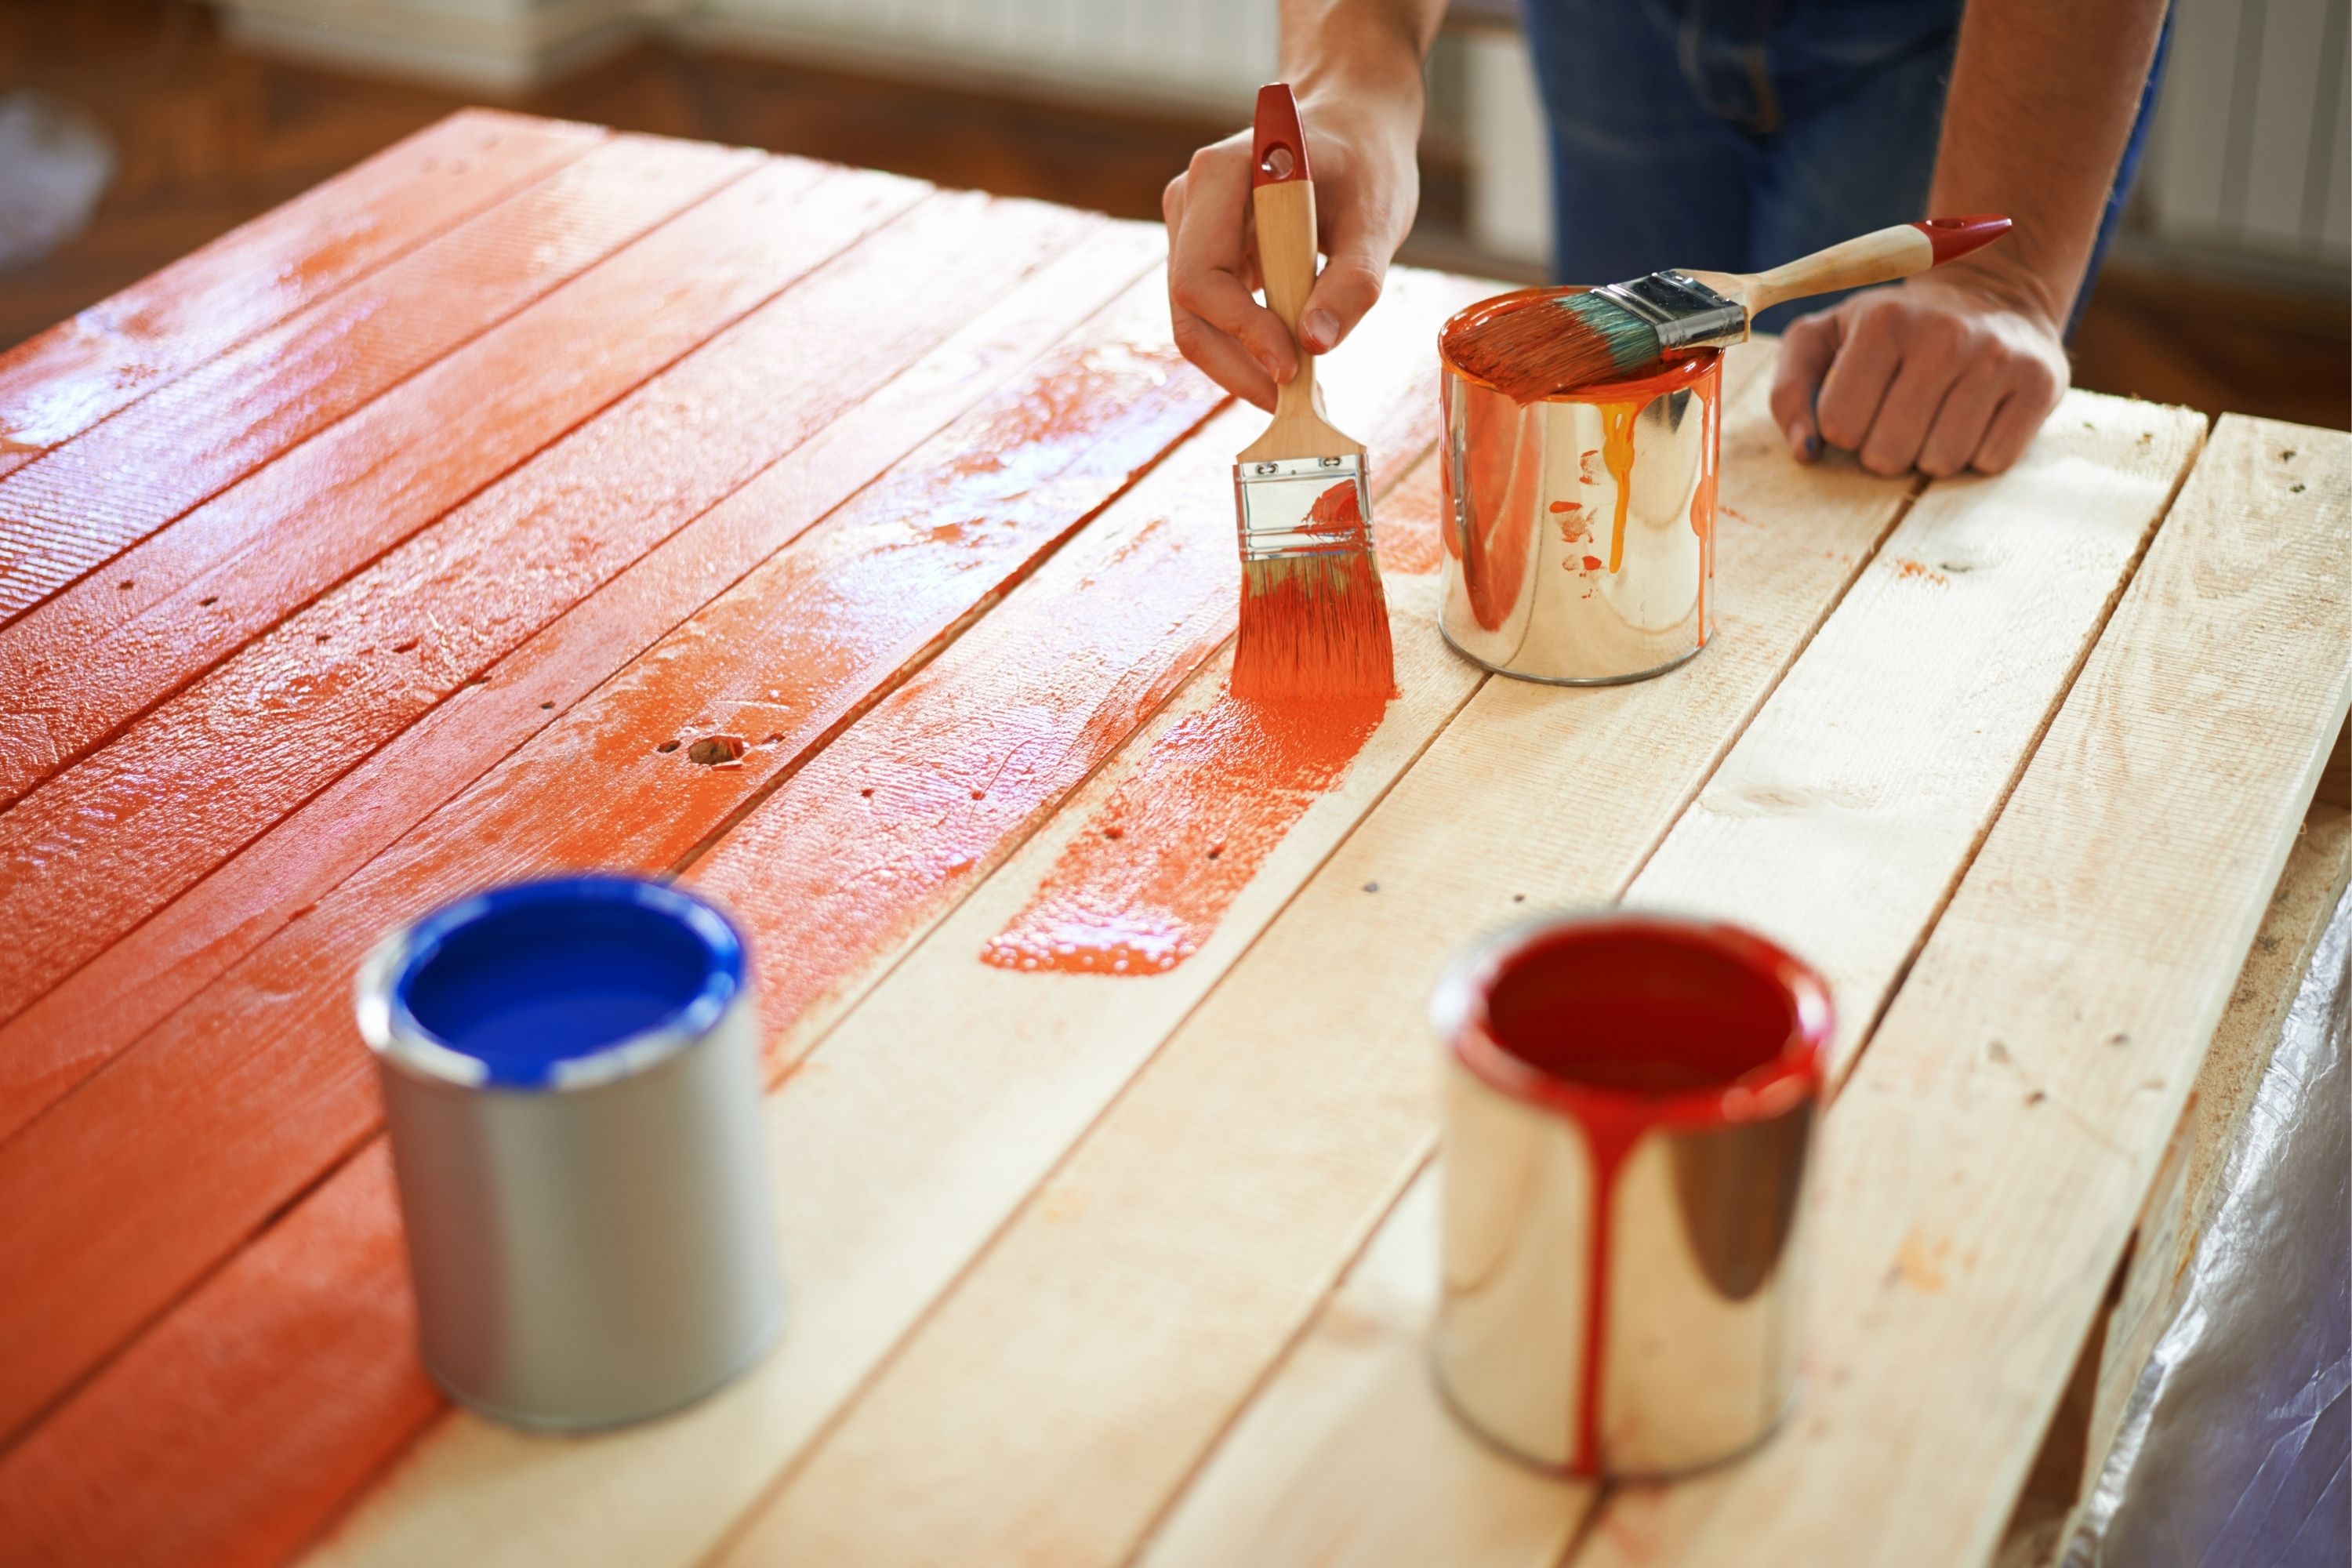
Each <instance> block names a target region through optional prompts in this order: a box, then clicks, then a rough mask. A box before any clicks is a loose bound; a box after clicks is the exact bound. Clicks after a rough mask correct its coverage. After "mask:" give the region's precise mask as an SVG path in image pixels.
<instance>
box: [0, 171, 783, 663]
mask: <svg viewBox="0 0 2352 1568" xmlns="http://www.w3.org/2000/svg"><path fill="white" fill-rule="evenodd" d="M752 167H753V163H752V161H751V159H750V158H748V157H747V156H746V155H745V154H743V153H740V152H738V151H733V150H730V149H727V148H721V147H713V146H709V145H707V144H705V143H701V142H668V141H660V140H656V139H655V138H652V137H646V136H624V137H617V138H615V139H614V140H613V141H610V142H605V143H604V144H603V145H601V146H599V147H596V148H594V149H593V150H592V151H590V152H589V153H588V154H587V155H586V156H585V157H583V158H580V159H577V160H575V161H574V162H572V163H570V164H567V165H566V166H565V167H563V168H562V169H560V170H558V171H557V172H556V173H555V174H553V175H551V176H550V177H549V178H547V179H545V180H542V181H541V182H540V183H539V184H536V185H533V186H531V187H530V188H529V189H527V190H524V191H521V192H519V193H518V194H516V195H514V196H513V197H512V198H510V199H509V200H507V201H505V202H501V203H500V204H499V205H497V206H494V207H491V208H490V209H489V210H488V211H487V212H483V213H479V214H478V215H476V216H474V217H472V218H470V219H468V220H467V221H466V222H464V223H461V224H459V225H458V226H457V227H455V228H453V229H450V230H449V231H447V232H446V233H445V234H442V235H440V236H438V237H435V238H434V239H431V240H429V241H427V242H426V243H425V244H424V245H422V246H419V247H417V248H416V249H415V250H412V251H410V252H409V253H408V254H407V255H405V256H404V257H401V258H399V259H398V260H395V261H393V262H391V263H390V264H388V265H386V266H384V267H383V268H379V269H378V270H376V271H375V272H373V273H372V274H371V275H369V276H368V277H366V278H363V279H361V280H360V281H358V282H357V283H354V284H352V286H351V287H349V288H347V289H342V290H341V291H340V292H338V293H336V294H334V295H333V296H331V298H329V299H326V300H321V301H320V302H319V303H317V304H315V305H312V306H310V308H309V309H307V310H299V311H297V312H296V313H295V314H293V315H291V316H289V317H288V318H287V319H286V320H285V321H280V322H278V324H277V325H276V326H273V327H270V328H268V329H266V330H265V331H260V332H257V333H256V334H255V335H254V336H253V337H251V338H248V339H247V340H246V342H243V343H240V344H238V345H237V346H236V348H234V349H232V350H230V351H228V352H227V353H224V354H222V355H221V356H220V357H219V358H218V359H215V360H213V361H211V362H209V363H205V364H203V365H200V366H198V367H197V368H196V369H194V370H193V371H191V372H190V373H189V374H186V375H184V376H182V377H181V378H180V379H179V380H177V381H175V382H173V383H172V384H170V385H168V386H164V387H161V388H158V389H157V390H156V391H154V392H153V393H151V394H150V395H148V396H146V397H145V398H143V399H142V400H141V401H140V402H138V403H136V404H134V405H131V407H129V408H126V409H124V410H123V411H122V412H121V413H120V414H117V415H116V416H114V417H113V418H111V419H109V420H106V421H105V422H104V423H102V424H100V425H99V426H96V427H95V428H93V429H91V430H89V431H86V432H84V433H83V434H82V435H80V436H79V437H75V438H74V439H72V440H70V441H68V442H66V443H65V444H64V445H63V446H60V447H53V448H52V449H51V450H50V451H48V452H47V454H46V455H45V456H43V457H41V458H37V460H35V461H33V462H31V463H29V464H27V465H26V466H25V467H23V468H19V469H18V470H17V471H16V472H15V473H12V474H9V475H7V476H6V477H5V478H0V625H5V623H6V622H8V621H10V620H13V619H15V618H16V616H18V615H20V614H22V613H23V612H24V611H25V610H26V609H28V608H30V607H31V606H32V605H36V604H37V603H39V602H40V601H41V600H43V599H45V598H47V597H48V596H49V595H51V594H54V593H56V592H57V591H58V589H60V588H62V587H64V586H66V585H67V584H69V583H72V582H74V581H76V580H77V579H79V578H80V577H81V576H83V575H84V574H87V573H89V572H90V571H92V570H94V569H95V568H97V567H99V566H100V565H102V564H103V563H106V562H107V561H109V560H110V559H112V558H113V557H114V556H115V555H117V554H119V553H120V552H121V551H122V550H124V549H125V548H127V547H128V546H130V545H131V544H135V543H137V542H139V541H140V540H142V539H144V538H146V537H147V536H148V535H149V534H152V533H153V532H154V531H156V530H157V529H159V528H161V527H163V525H164V524H165V523H167V522H169V521H172V520H173V518H175V517H178V516H179V515H180V514H181V513H182V512H184V511H186V510H188V509H189V508H190V507H192V506H194V505H195V504H196V503H197V502H199V501H201V500H204V499H205V497H207V496H210V495H213V494H215V493H217V492H218V491H220V490H222V489H226V488H227V487H228V486H229V485H230V484H232V483H233V482H235V481H236V479H239V478H241V477H243V476H244V475H245V474H247V473H249V472H251V471H252V470H253V469H255V468H259V467H260V466H261V465H262V464H264V463H266V462H268V460H269V459H270V458H274V457H276V456H277V455H278V453H280V452H283V451H285V450H287V449H288V448H289V447H294V446H297V445H299V443H300V442H302V441H303V440H304V439H305V438H307V437H310V436H311V435H314V434H315V433H317V432H318V431H320V430H321V429H324V428H325V427H326V426H330V425H331V424H333V423H334V422H335V421H336V420H338V419H341V418H342V417H343V416H346V415H348V414H350V413H351V412H352V410H353V409H355V408H358V407H359V406H360V405H362V404H364V403H366V402H368V401H369V400H370V399H372V398H373V397H375V396H376V395H378V394H380V393H382V392H383V390H384V389H385V388H387V387H389V386H392V385H393V384H395V383H397V382H399V381H401V380H402V379H404V377H406V376H408V375H410V374H414V373H415V372H416V371H418V370H420V369H422V368H423V367H425V365H428V364H431V363H433V362H434V361H435V360H437V359H439V358H441V357H442V356H443V355H444V354H446V353H448V352H449V351H450V350H452V349H454V348H456V347H457V345H459V344H461V343H463V342H467V340H468V339H471V338H473V337H475V336H477V335H478V334H479V333H481V332H482V331H486V330H488V328H490V327H492V326H495V325H496V324H497V323H498V322H499V321H503V320H505V319H506V318H507V317H509V316H510V315H512V314H513V313H514V312H515V311H516V310H519V309H520V308H521V307H523V306H525V305H527V304H529V303H530V301H532V300H536V299H538V298H539V297H540V296H541V295H543V294H545V293H546V292H547V291H548V290H549V289H553V288H555V287H556V286H558V285H559V284H561V283H562V282H564V281H565V280H567V279H571V278H572V277H574V276H575V275H577V274H579V273H581V272H583V271H584V270H586V269H587V268H589V267H591V266H593V265H594V264H595V263H596V262H598V261H600V260H602V259H603V258H604V257H605V256H607V255H609V254H610V253H611V252H613V251H614V250H616V249H618V248H620V247H622V246H624V245H625V244H627V243H629V242H630V241H631V240H634V239H635V238H636V237H639V236H640V235H642V234H644V233H645V232H646V230H647V229H650V228H652V227H654V226H656V225H658V224H660V223H662V222H664V221H665V220H667V219H668V218H671V217H674V216H677V214H678V213H679V212H680V211H682V210H684V209H685V208H686V207H688V206H690V205H693V204H694V203H695V202H697V201H699V200H701V199H702V198H703V197H704V196H707V195H709V194H710V193H711V192H712V191H714V190H716V189H718V188H719V186H720V185H722V184H727V183H728V182H730V181H732V180H738V179H740V178H742V176H743V175H744V174H748V173H750V172H751V168H752Z"/></svg>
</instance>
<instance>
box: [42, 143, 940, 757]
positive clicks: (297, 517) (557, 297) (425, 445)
mask: <svg viewBox="0 0 2352 1568" xmlns="http://www.w3.org/2000/svg"><path fill="white" fill-rule="evenodd" d="M924 188H925V187H923V186H920V185H918V184H915V183H914V182H912V181H908V180H901V179H898V178H895V177H893V176H890V175H886V174H853V173H850V172H847V171H840V170H832V171H828V170H826V169H824V168H823V167H822V166H820V165H817V164H814V163H805V162H801V161H796V160H771V161H769V162H768V163H764V164H762V165H761V167H760V168H758V169H757V170H755V171H754V172H753V173H752V174H750V175H748V176H747V177H746V178H744V179H742V180H740V181H739V182H737V183H736V184H732V185H730V186H729V187H727V188H726V189H725V190H723V191H721V192H719V194H718V195H716V196H713V197H712V198H711V199H710V200H709V201H706V202H704V203H702V204H700V205H698V206H696V207H693V208H692V209H690V210H688V212H686V213H685V214H683V215H681V216H679V217H677V219H675V220H673V221H672V222H670V223H667V224H665V225H664V226H661V227H660V228H658V229H656V230H655V231H654V232H653V233H652V234H650V235H647V236H646V237H645V238H643V239H641V240H639V241H637V242H636V243H635V244H634V245H631V246H629V247H625V249H623V250H621V251H620V252H618V253H617V254H615V255H614V256H612V257H610V258H607V259H606V260H604V262H602V263H600V264H599V265H598V266H596V267H594V268H591V269H589V270H588V271H587V272H585V273H583V274H582V275H581V276H580V277H579V278H577V279H573V280H572V282H571V283H569V284H566V285H565V286H564V287H562V288H561V289H557V290H555V291H554V292H553V293H552V294H550V295H547V296H546V297H545V298H543V299H541V300H539V301H538V302H537V303H535V304H533V305H531V306H530V307H529V308H527V309H526V310H522V311H520V313H518V314H516V315H514V316H512V317H509V319H508V320H507V321H504V322H502V323H500V324H499V326H498V327H496V328H494V329H493V330H491V331H488V332H486V333H484V334H483V335H482V336H480V337H478V338H477V339H475V340H474V341H473V342H470V343H468V344H467V345H466V346H465V347H464V348H462V349H460V350H458V351H457V353H452V354H450V355H449V356H448V357H446V358H445V359H443V360H441V361H439V362H438V363H436V364H434V365H432V366H431V367H429V368H428V369H426V370H425V371H423V372H422V373H420V374H417V375H415V376H412V377H411V378H409V379H408V380H407V381H405V382H404V383H402V384H400V385H399V386H398V387H396V388H394V390H393V391H392V392H391V393H389V394H387V395H384V396H383V397H380V398H378V399H376V400H375V401H374V402H373V403H371V404H369V405H367V406H366V407H364V408H362V409H361V410H360V411H359V412H358V413H357V414H355V415H353V416H352V417H350V418H348V419H345V420H343V421H342V422H341V423H340V424H338V425H335V426H331V428H330V429H328V430H326V431H324V432H322V433H321V434H320V435H319V436H318V437H314V438H313V439H311V440H310V441H308V442H305V443H304V444H303V445H302V446H301V447H299V448H297V449H296V450H295V451H292V452H289V453H288V454H287V455H286V456H285V457H283V458H280V459H279V460H278V461H277V462H274V463H271V464H269V465H268V467H266V468H261V469H260V470H259V471H257V472H256V473H254V474H252V475H250V476H248V477H247V479H244V480H243V481H242V482H240V483H238V484H236V485H234V486H232V487H231V488H230V489H226V490H225V491H223V492H222V493H221V494H219V495H217V496H215V497H214V498H213V499H212V500H209V501H207V502H205V504H204V505H202V506H200V507H198V508H196V509H195V510H193V511H191V512H189V513H188V514H187V515H185V516H184V517H182V518H180V519H179V520H178V521H175V522H173V523H172V524H171V525H170V526H169V527H167V528H165V529H163V531H160V532H158V533H156V534H155V535H153V536H152V537H151V538H149V539H147V540H146V541H144V542H142V543H140V544H139V545H137V546H135V547H133V548H132V549H131V550H129V551H127V552H124V553H123V554H122V555H121V556H120V557H118V558H117V559H116V561H115V562H114V563H112V564H111V566H110V568H109V570H108V571H107V572H106V573H105V574H104V575H103V576H100V577H91V578H85V579H83V581H82V582H81V583H79V584H77V585H76V586H74V587H72V588H69V589H68V590H66V591H65V592H64V593H62V594H60V595H58V596H56V597H55V598H53V599H50V600H49V601H48V602H47V603H46V604H44V605H41V606H40V607H39V608H38V609H37V610H35V611H33V612H32V613H30V614H29V615H26V616H24V617H23V618H22V619H20V620H18V621H16V623H15V624H13V625H12V626H8V627H6V628H5V629H0V690H5V691H7V692H9V693H10V694H11V697H12V699H13V700H12V701H11V703H10V709H9V713H8V715H7V717H6V718H5V721H0V803H5V802H7V801H13V800H15V799H16V798H18V797H19V796H21V795H23V794H24V793H25V792H26V790H28V789H30V788H31V787H32V786H33V785H34V784H37V783H39V782H40V781H41V780H42V779H44V778H46V777H47V776H48V775H49V774H51V773H55V772H56V771H57V770H58V768H60V767H63V766H65V765H67V764H68V763H72V762H73V761H75V760H77V759H78V758H79V757H81V756H82V755H84V754H86V753H87V752H89V750H90V749H91V748H93V747H94V746H96V745H98V744H99V743H100V742H103V741H104V740H105V739H106V738H107V737H109V736H110V735H111V734H113V733H115V732H116V731H119V730H120V729H121V727H122V726H123V725H124V724H126V723H128V722H129V721H131V720H132V719H134V718H136V717H137V716H138V715H139V714H140V713H142V712H143V711H145V710H147V709H148V708H150V707H152V705H153V704H154V703H156V702H158V701H161V700H163V699H164V698H166V697H169V696H171V695H172V694H173V692H174V691H177V690H178V689H181V688H182V687H184V686H185V685H186V684H187V683H188V682H189V681H191V680H194V679H195V678H196V677H197V676H199V675H201V674H203V673H204V671H205V670H206V669H208V668H211V667H212V666H213V665H215V664H216V663H218V662H219V661H220V660H221V659H222V658H226V656H227V655H228V654H230V653H231V652H233V651H235V650H236V648H237V647H239V646H240V645H242V644H243V643H245V642H246V641H247V640H248V639H249V638H251V637H256V636H257V635H259V634H260V633H262V632H265V631H267V630H268V629H269V628H270V627H271V626H275V625H276V624H277V623H278V620H279V619H280V618H282V617H283V616H285V615H286V614H287V613H288V612H289V610H292V609H293V608H294V607H296V606H297V605H301V604H304V603H306V602H307V601H309V600H310V598H312V597H313V596H315V595H318V594H319V593H320V592H321V591H322V590H324V589H326V588H328V587H330V586H331V585H332V584H335V583H337V582H339V581H340V580H341V579H342V578H343V577H345V576H347V575H349V574H351V573H352V572H354V571H356V570H358V569H359V568H360V567H362V566H363V565H365V564H366V563H368V562H369V561H371V560H373V559H374V558H375V557H376V556H377V555H379V554H381V553H382V552H384V551H385V550H388V549H390V548H391V547H392V546H394V545H395V544H397V543H399V542H401V541H402V540H404V539H405V538H407V537H408V536H409V535H410V534H412V533H415V531H417V530H418V529H420V528H423V527H425V525H426V524H428V523H430V522H431V521H433V520H434V519H435V518H436V517H438V516H440V515H441V514H442V513H443V512H445V511H446V510H448V509H449V508H450V507H452V506H455V505H457V503H458V502H460V501H462V500H465V499H466V498H467V496H469V495H471V494H472V493H473V492H474V491H476V490H478V489H480V488H481V487H482V486H483V485H485V484H488V482H489V481H491V480H492V479H497V478H498V477H499V475H500V474H502V473H504V472H506V471H507V470H508V469H509V468H513V467H514V466H515V465H516V464H517V463H520V462H521V461H522V460H523V459H525V458H529V457H530V455H531V454H532V453H533V452H535V451H537V450H538V449H539V448H540V447H543V446H545V445H546V444H547V443H548V442H550V441H551V440H553V439H554V438H555V437H559V436H561V435H562V434H563V432H564V431H566V430H568V429H570V428H571V427H572V426H574V425H576V424H578V423H579V422H580V421H581V420H583V419H584V418H587V417H588V416H591V415H593V414H594V413H595V412H596V411H597V410H598V409H600V408H602V407H604V405H607V404H609V403H611V402H612V401H613V400H614V399H615V398H617V397H619V396H621V395H624V394H625V393H626V392H628V391H629V390H630V389H631V388H633V387H635V385H637V384H639V383H641V382H643V381H644V380H645V379H646V377H648V376H650V375H653V374H656V372H658V371H659V370H661V369H662V368H663V367H664V366H666V365H667V364H668V363H671V362H672V361H674V360H676V359H677V358H678V357H679V356H680V355H682V354H684V353H687V352H688V351H689V350H691V349H693V348H694V347H696V346H697V345H698V344H699V343H701V342H704V341H705V340H706V339H708V338H709V337H710V336H711V335H712V334H713V333H715V332H718V331H720V330H722V329H723V328H725V327H727V326H728V325H730V323H732V322H734V321H737V320H739V319H740V317H742V316H743V315H744V314H746V313H747V312H749V311H750V310H753V309H754V308H756V307H757V306H759V305H761V304H762V303H764V302H765V301H766V300H769V299H771V298H772V297H773V296H774V295H776V294H777V293H779V292H781V291H782V289H784V288H785V287H786V286H787V285H789V284H791V283H792V282H793V281H794V280H795V279H799V278H800V277H801V276H803V274H805V273H807V272H808V271H809V270H810V269H811V268H814V267H815V266H817V265H818V264H819V263H820V262H822V261H824V260H825V259H826V258H829V257H831V256H833V255H835V253H837V252H838V251H840V250H842V249H844V248H845V247H847V246H848V245H849V244H850V243H851V242H852V241H854V240H855V239H856V238H857V237H859V236H860V235H862V234H864V233H865V232H866V231H867V230H868V229H870V228H872V227H873V226H875V225H877V224H878V223H880V222H882V221H883V220H885V219H887V218H888V217H890V216H893V215H894V214H896V213H898V212H900V211H903V210H904V209H905V208H907V207H908V206H911V205H913V204H914V203H915V202H916V201H917V200H918V199H919V197H920V195H921V194H922V192H923V190H924ZM614 321H629V322H630V323H631V330H629V331H614ZM459 410H463V411H464V413H463V416H462V419H463V438H462V439H453V438H452V425H453V421H455V420H457V419H458V418H460V417H461V416H459V415H458V413H457V411H459ZM123 584H130V586H129V587H127V588H126V587H124V586H123Z"/></svg>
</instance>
